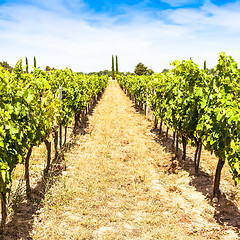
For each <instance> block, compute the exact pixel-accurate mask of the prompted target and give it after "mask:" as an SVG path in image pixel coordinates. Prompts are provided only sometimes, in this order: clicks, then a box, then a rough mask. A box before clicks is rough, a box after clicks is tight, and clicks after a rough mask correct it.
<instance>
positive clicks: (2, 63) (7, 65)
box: [0, 61, 13, 72]
mask: <svg viewBox="0 0 240 240" xmlns="http://www.w3.org/2000/svg"><path fill="white" fill-rule="evenodd" d="M0 66H2V67H3V68H4V69H5V70H7V71H9V72H12V70H13V68H12V67H11V66H10V65H9V64H8V63H7V62H4V61H3V62H0Z"/></svg>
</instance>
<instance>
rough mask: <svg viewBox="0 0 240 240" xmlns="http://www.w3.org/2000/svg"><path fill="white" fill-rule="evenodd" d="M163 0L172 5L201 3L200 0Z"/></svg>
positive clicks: (162, 0)
mask: <svg viewBox="0 0 240 240" xmlns="http://www.w3.org/2000/svg"><path fill="white" fill-rule="evenodd" d="M161 2H165V3H167V4H169V5H170V6H172V7H180V6H184V5H186V4H192V3H199V1H196V0H161Z"/></svg>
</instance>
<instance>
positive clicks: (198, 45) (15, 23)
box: [0, 0, 240, 72]
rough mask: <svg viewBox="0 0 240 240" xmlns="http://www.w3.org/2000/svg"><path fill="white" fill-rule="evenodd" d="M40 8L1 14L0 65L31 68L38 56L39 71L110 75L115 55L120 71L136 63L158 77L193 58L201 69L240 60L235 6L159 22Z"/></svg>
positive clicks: (166, 14)
mask: <svg viewBox="0 0 240 240" xmlns="http://www.w3.org/2000/svg"><path fill="white" fill-rule="evenodd" d="M39 2H40V1H39ZM68 2H69V3H70V2H71V1H70V0H69V1H68ZM39 4H40V3H39ZM41 4H42V5H41V6H45V7H44V8H40V7H37V6H28V5H25V6H21V5H11V6H5V7H4V6H2V7H1V8H0V16H2V14H4V15H5V17H4V19H3V20H0V41H1V47H2V49H1V59H0V61H8V62H9V63H10V64H11V65H14V64H15V63H16V62H17V60H18V59H19V58H23V59H24V58H25V56H28V57H29V63H30V64H31V62H30V61H31V59H33V56H36V58H37V63H38V65H39V66H40V67H41V68H44V67H45V66H46V65H49V66H51V67H55V68H65V67H70V68H72V69H73V70H74V71H83V72H89V71H100V70H104V69H109V70H110V69H111V56H112V54H114V55H118V61H119V70H120V71H134V67H135V66H136V65H137V63H138V62H143V63H144V64H145V65H146V66H148V67H149V68H152V69H153V70H154V71H158V72H160V71H162V69H163V68H168V67H169V63H170V62H172V61H173V60H174V59H184V58H185V59H188V58H190V57H192V58H193V60H194V61H196V63H198V64H200V66H201V67H202V66H203V61H204V60H205V59H206V60H207V63H208V65H209V67H213V66H214V65H215V64H216V63H217V58H218V53H219V52H220V51H226V53H227V54H232V55H233V57H235V56H237V57H238V56H240V51H239V50H237V49H238V45H239V43H238V39H239V36H240V35H239V29H240V28H239V27H238V25H239V22H240V21H239V20H240V19H239V14H238V12H240V11H239V10H240V9H239V10H238V8H239V4H236V3H235V4H234V5H233V4H229V5H227V6H223V7H216V6H215V5H213V4H211V3H209V2H208V3H206V4H205V5H203V6H202V7H201V8H200V9H198V10H196V9H176V10H168V11H158V14H156V12H155V13H154V14H155V15H157V16H158V19H156V18H153V17H152V16H151V15H152V14H151V13H152V12H150V10H148V11H140V10H135V9H130V8H129V9H128V8H126V9H125V13H122V14H121V15H119V16H115V17H109V16H108V15H107V14H97V13H94V12H93V11H90V10H89V9H87V8H86V5H85V4H84V3H83V2H81V1H74V4H75V5H73V6H70V7H69V5H68V7H66V6H65V5H62V4H60V3H59V1H57V0H55V6H56V9H55V10H54V11H53V10H52V9H51V8H50V7H47V6H48V2H47V1H41ZM74 6H75V7H76V8H79V9H82V10H81V11H80V12H79V10H78V14H77V12H74V13H73V14H70V13H71V11H70V10H69V8H73V7H74ZM6 13H8V16H6ZM231 14H232V16H234V17H232V18H231ZM233 18H236V19H239V20H237V21H233ZM122 19H124V21H123V22H121V21H122ZM220 19H221V21H220ZM229 19H231V20H229ZM223 20H224V21H223ZM236 60H238V59H236Z"/></svg>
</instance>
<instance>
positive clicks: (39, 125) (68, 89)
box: [0, 61, 108, 231]
mask: <svg viewBox="0 0 240 240" xmlns="http://www.w3.org/2000/svg"><path fill="white" fill-rule="evenodd" d="M0 81H1V82H0V98H1V102H0V110H1V116H0V117H1V121H0V159H1V161H0V169H1V175H0V192H1V202H2V221H1V230H2V231H4V229H5V223H6V218H7V209H6V195H7V193H8V192H9V191H10V190H11V189H10V186H11V182H12V172H13V170H14V168H15V167H16V165H17V164H19V163H24V164H25V180H26V194H27V196H28V198H29V199H30V198H31V188H30V182H29V181H30V180H29V159H30V156H31V152H32V148H33V147H34V146H38V145H40V144H41V143H42V142H44V143H45V144H46V147H47V150H48V157H47V164H46V168H45V174H47V173H48V171H49V168H50V164H51V163H50V161H51V143H50V142H49V141H48V138H49V137H50V134H51V133H52V132H54V134H55V149H56V150H55V153H56V156H55V158H57V146H58V132H59V133H60V135H62V131H61V127H64V128H65V130H66V129H67V128H66V127H67V126H68V125H69V124H70V122H71V121H72V118H73V117H74V118H75V128H77V125H78V124H79V121H80V120H81V115H82V113H83V111H85V110H86V108H87V107H88V106H89V104H92V100H96V98H97V97H98V96H99V95H100V94H101V93H102V91H103V89H104V88H105V87H106V84H107V81H108V79H107V78H106V77H105V78H104V77H102V78H99V77H97V76H91V77H88V78H87V77H86V76H82V75H76V74H74V73H73V72H72V71H71V70H68V69H66V70H64V71H62V70H54V71H52V72H51V73H46V72H43V71H41V70H39V69H37V68H35V69H34V73H33V74H28V73H23V67H22V62H21V61H19V62H18V63H17V64H16V66H15V68H14V70H13V73H9V72H8V71H5V70H4V69H3V68H1V69H0ZM58 128H60V129H59V131H58ZM66 134H67V133H66V132H65V136H66ZM65 139H66V138H65ZM60 141H62V137H61V138H60ZM64 143H65V142H64ZM61 145H62V143H61V142H60V147H62V146H61Z"/></svg>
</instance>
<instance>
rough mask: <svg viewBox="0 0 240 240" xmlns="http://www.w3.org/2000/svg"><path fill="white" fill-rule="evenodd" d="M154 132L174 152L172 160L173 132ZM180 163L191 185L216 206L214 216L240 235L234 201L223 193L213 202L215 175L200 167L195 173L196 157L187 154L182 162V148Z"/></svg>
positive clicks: (157, 130)
mask: <svg viewBox="0 0 240 240" xmlns="http://www.w3.org/2000/svg"><path fill="white" fill-rule="evenodd" d="M151 132H152V133H154V134H155V141H156V142H158V143H159V144H161V145H162V146H163V147H164V150H165V151H166V152H170V153H172V156H173V157H172V160H173V159H174V157H175V153H174V152H175V149H174V148H173V145H172V143H173V138H172V135H171V134H168V137H167V136H166V135H167V133H166V132H165V131H162V133H161V134H160V131H159V129H152V130H151ZM178 153H179V154H178V158H177V159H176V160H177V161H178V165H179V167H180V168H181V169H183V170H185V171H187V172H188V173H189V175H190V177H191V178H192V180H191V182H190V185H191V186H194V187H195V189H196V190H197V191H198V192H200V193H202V194H203V195H204V196H205V198H206V199H207V200H208V203H209V205H211V206H213V207H214V208H215V213H214V218H215V219H216V221H217V222H218V223H219V224H220V225H222V226H223V227H224V226H225V227H229V226H230V227H233V228H235V231H236V232H237V234H238V235H239V236H240V211H239V209H238V207H237V205H236V204H235V203H234V201H231V200H229V198H228V197H227V196H226V195H225V194H224V193H222V194H221V197H220V200H219V202H215V203H214V202H212V201H211V196H212V192H213V181H214V179H213V176H212V175H210V174H208V173H207V172H205V171H204V170H203V169H201V168H200V169H199V173H198V176H197V175H196V174H195V167H194V159H193V158H191V157H188V156H186V160H185V161H184V162H182V153H183V151H182V149H180V148H179V150H178Z"/></svg>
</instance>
